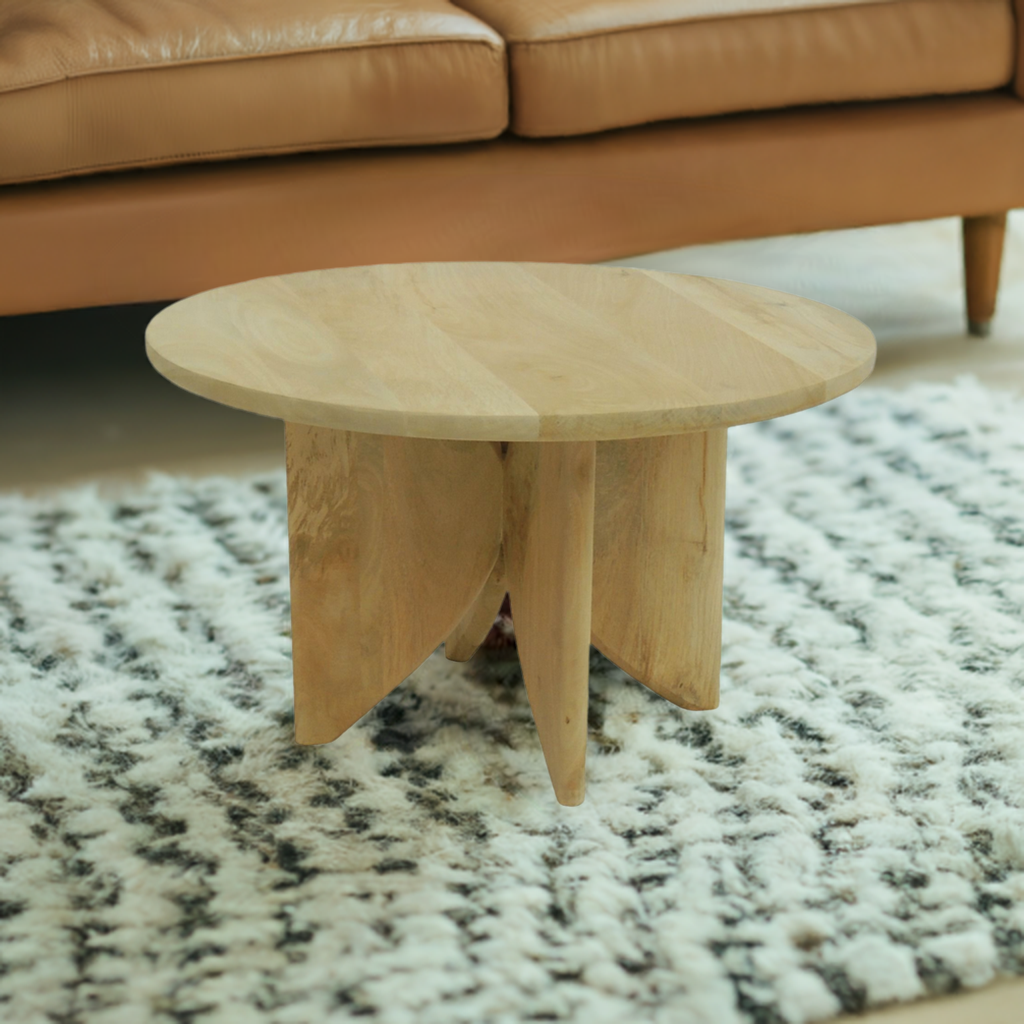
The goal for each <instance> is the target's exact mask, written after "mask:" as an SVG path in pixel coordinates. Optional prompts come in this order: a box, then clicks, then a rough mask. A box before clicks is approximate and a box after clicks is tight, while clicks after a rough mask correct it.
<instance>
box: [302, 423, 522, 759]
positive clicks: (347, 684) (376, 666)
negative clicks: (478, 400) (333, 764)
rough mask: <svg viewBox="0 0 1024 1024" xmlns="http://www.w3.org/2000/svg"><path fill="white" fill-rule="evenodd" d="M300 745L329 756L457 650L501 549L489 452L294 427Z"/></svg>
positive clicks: (498, 467) (497, 461)
mask: <svg viewBox="0 0 1024 1024" xmlns="http://www.w3.org/2000/svg"><path fill="white" fill-rule="evenodd" d="M285 437H286V448H287V464H288V536H289V547H290V561H291V594H292V648H293V655H292V657H293V661H294V666H293V667H294V676H295V737H296V739H297V740H298V742H300V743H327V742H329V741H330V740H333V739H334V738H335V737H337V736H338V735H340V734H341V733H342V732H344V731H345V729H347V728H348V727H349V726H350V725H352V723H353V722H355V721H356V720H357V719H359V718H361V717H362V716H363V715H364V714H366V712H367V711H369V710H370V708H372V707H373V706H374V705H375V704H376V703H377V702H378V701H380V700H381V699H382V698H383V697H385V696H387V694H388V693H390V692H391V690H393V689H394V688H395V687H396V686H397V685H398V684H399V683H400V682H402V680H403V679H405V677H406V676H407V675H409V673H410V672H412V671H413V669H415V668H416V667H417V666H418V665H419V664H420V663H421V662H422V661H424V659H425V658H426V657H427V656H428V655H429V654H430V653H431V652H432V651H433V650H434V649H435V648H436V647H437V646H438V644H440V643H441V642H442V641H443V640H444V639H445V637H447V636H448V635H449V634H450V633H451V632H452V630H453V629H454V628H455V627H456V625H457V624H458V623H459V621H460V620H461V619H462V617H463V615H464V614H465V613H466V611H467V610H468V609H469V607H470V605H471V604H472V603H473V602H474V600H475V599H476V597H477V595H478V594H479V593H480V588H481V586H483V584H484V582H485V580H486V579H487V578H488V576H489V574H490V572H491V569H492V567H493V566H494V563H495V560H496V559H497V557H498V552H499V550H500V546H501V516H502V501H503V493H502V464H501V455H500V452H499V451H496V450H495V446H494V445H491V444H489V443H487V442H474V441H432V440H422V439H413V438H402V437H381V436H378V435H375V434H362V433H353V432H349V431H343V430H332V429H329V428H326V427H309V426H300V425H296V424H292V423H289V424H287V425H286V431H285Z"/></svg>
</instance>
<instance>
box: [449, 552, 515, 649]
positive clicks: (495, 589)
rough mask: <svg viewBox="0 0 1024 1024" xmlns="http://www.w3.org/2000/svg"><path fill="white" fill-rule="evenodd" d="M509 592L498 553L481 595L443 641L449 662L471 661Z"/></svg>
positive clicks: (485, 637)
mask: <svg viewBox="0 0 1024 1024" xmlns="http://www.w3.org/2000/svg"><path fill="white" fill-rule="evenodd" d="M507 593H508V588H507V587H506V585H505V567H504V563H503V560H502V557H501V555H500V554H499V555H498V560H497V561H496V562H495V563H494V568H493V569H492V570H491V575H490V576H488V577H487V582H486V583H485V584H484V589H483V590H481V591H480V596H479V597H478V598H477V599H476V600H475V601H474V602H473V604H472V605H471V606H470V609H469V611H468V612H466V614H465V615H463V616H462V619H461V620H460V621H459V624H458V625H457V626H456V627H455V629H454V630H452V632H451V633H450V634H449V636H448V639H447V640H445V642H444V656H445V657H446V658H447V659H448V660H449V661H469V659H470V658H472V657H473V655H474V654H475V653H476V650H477V648H478V647H479V646H480V645H481V644H482V643H483V642H484V640H486V639H487V634H488V633H489V632H490V631H491V626H493V625H494V620H495V619H496V618H497V617H498V612H499V611H500V610H501V605H502V602H503V601H504V600H505V595H506V594H507Z"/></svg>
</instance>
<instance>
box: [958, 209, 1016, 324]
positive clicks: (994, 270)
mask: <svg viewBox="0 0 1024 1024" xmlns="http://www.w3.org/2000/svg"><path fill="white" fill-rule="evenodd" d="M963 231H964V281H965V284H966V288H967V329H968V331H969V332H970V333H971V334H973V335H974V336H975V337H978V338H984V337H986V336H987V335H988V334H989V332H990V331H991V329H992V317H993V316H994V315H995V311H996V296H997V294H998V292H999V268H1000V266H1001V265H1002V262H1003V241H1004V239H1005V237H1006V214H1005V213H993V214H988V215H986V216H982V217H964V221H963Z"/></svg>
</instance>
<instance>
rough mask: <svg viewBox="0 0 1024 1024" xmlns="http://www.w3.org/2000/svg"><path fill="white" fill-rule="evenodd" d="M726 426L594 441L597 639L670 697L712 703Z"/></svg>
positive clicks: (718, 642)
mask: <svg viewBox="0 0 1024 1024" xmlns="http://www.w3.org/2000/svg"><path fill="white" fill-rule="evenodd" d="M725 448H726V431H725V430H724V429H719V430H710V431H707V432H705V433H694V434H677V435H676V436H674V437H653V438H643V439H640V440H635V441H606V442H602V443H600V444H598V446H597V482H596V501H595V505H596V513H595V522H594V613H593V626H592V629H593V640H594V645H595V646H596V647H597V648H598V649H599V650H601V651H602V652H603V653H604V654H606V655H607V656H608V657H609V658H611V660H612V661H614V662H615V663H616V664H617V665H619V666H620V667H621V668H624V669H625V670H626V671H627V672H628V673H629V674H630V675H632V676H633V677H634V678H635V679H638V680H639V681H640V682H641V683H644V684H645V685H646V686H649V687H650V688H651V689H652V690H654V691H655V693H659V694H661V695H662V696H663V697H666V698H667V699H668V700H670V701H672V703H673V704H678V705H679V706H680V707H683V708H691V709H695V710H699V709H706V708H715V707H718V677H719V671H720V668H721V660H722V550H723V542H724V538H723V531H724V527H725Z"/></svg>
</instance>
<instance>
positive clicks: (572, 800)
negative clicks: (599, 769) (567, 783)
mask: <svg viewBox="0 0 1024 1024" xmlns="http://www.w3.org/2000/svg"><path fill="white" fill-rule="evenodd" d="M586 795H587V794H586V789H585V787H583V786H579V787H578V788H575V787H574V788H572V789H565V790H559V789H556V790H555V799H556V800H557V801H558V802H559V803H560V804H561V805H562V806H563V807H579V805H580V804H581V803H583V798H584V797H585V796H586Z"/></svg>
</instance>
